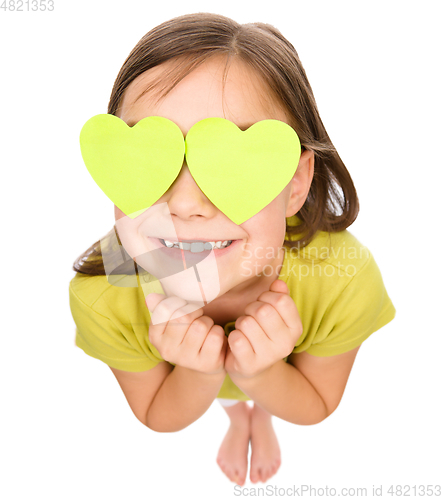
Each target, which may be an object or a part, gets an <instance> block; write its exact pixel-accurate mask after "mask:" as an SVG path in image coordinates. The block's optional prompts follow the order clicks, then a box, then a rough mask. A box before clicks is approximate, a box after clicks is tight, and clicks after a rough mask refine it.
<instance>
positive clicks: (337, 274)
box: [69, 230, 395, 401]
mask: <svg viewBox="0 0 443 500" xmlns="http://www.w3.org/2000/svg"><path fill="white" fill-rule="evenodd" d="M279 278H280V279H282V280H284V281H285V282H286V283H287V285H288V288H289V292H290V295H291V297H292V299H293V300H294V302H295V304H296V306H297V310H298V312H299V315H300V318H301V321H302V324H303V334H302V335H301V337H300V338H299V339H298V341H297V344H296V345H295V347H294V350H293V352H296V353H297V352H303V351H306V352H307V353H309V354H312V355H314V356H334V355H337V354H341V353H344V352H347V351H350V350H352V349H354V348H355V347H357V346H359V345H360V344H361V343H362V342H363V341H364V340H366V339H367V338H368V337H369V336H370V335H371V334H372V333H374V332H375V331H377V330H379V329H380V328H381V327H382V326H384V325H386V324H387V323H389V322H390V321H391V320H392V319H394V317H395V308H394V306H393V304H392V302H391V300H390V298H389V296H388V294H387V292H386V288H385V286H384V283H383V279H382V276H381V273H380V270H379V268H378V266H377V264H376V262H375V260H374V257H373V256H372V254H371V253H370V252H369V250H368V249H367V248H366V247H365V246H364V245H362V244H361V243H360V242H359V241H358V240H357V239H356V238H355V237H354V236H353V235H352V234H351V233H350V232H349V231H348V230H346V231H341V232H339V233H326V232H323V231H319V232H317V234H316V236H315V237H314V239H313V240H312V241H311V243H310V244H309V245H307V246H306V247H305V248H304V249H302V251H301V253H300V255H299V256H297V255H296V253H295V252H293V251H290V250H289V249H286V252H285V257H284V261H283V266H282V269H281V272H280V276H279ZM138 283H139V285H138V287H132V288H131V287H119V286H114V285H111V284H109V282H108V280H107V277H106V276H87V275H82V274H80V273H77V274H76V275H75V277H74V278H73V279H72V280H71V282H70V286H69V296H70V306H71V312H72V316H73V318H74V321H75V324H76V326H77V329H76V337H75V343H76V345H77V346H78V347H80V348H81V349H83V351H84V352H85V353H86V354H88V355H89V356H92V357H94V358H97V359H99V360H101V361H103V362H104V363H106V364H107V365H109V366H111V367H113V368H117V369H119V370H125V371H130V372H139V371H145V370H149V369H151V368H153V367H155V366H156V365H157V364H158V363H160V362H161V361H164V360H163V359H162V357H161V356H160V354H159V352H158V351H157V349H156V348H155V347H154V346H153V345H152V344H151V343H150V342H149V339H148V329H149V321H150V314H149V310H148V308H147V307H146V304H145V297H144V293H143V290H142V288H141V286H140V282H138ZM224 328H225V332H226V333H229V332H230V331H232V330H233V329H234V328H235V326H234V322H230V323H227V324H226V325H225V326H224ZM218 397H220V398H227V399H240V400H244V401H246V400H248V399H249V398H248V397H247V396H246V395H245V394H244V393H243V392H242V391H240V390H239V389H238V388H237V386H235V385H234V383H233V382H232V381H231V379H230V378H229V375H227V376H226V379H225V381H224V383H223V386H222V387H221V389H220V392H219V394H218Z"/></svg>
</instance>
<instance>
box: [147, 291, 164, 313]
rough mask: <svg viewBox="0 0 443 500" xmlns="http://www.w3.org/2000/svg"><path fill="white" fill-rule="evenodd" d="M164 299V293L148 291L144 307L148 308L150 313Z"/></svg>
mask: <svg viewBox="0 0 443 500" xmlns="http://www.w3.org/2000/svg"><path fill="white" fill-rule="evenodd" d="M164 299H166V295H163V294H161V293H150V294H148V295H146V298H145V303H146V307H147V308H148V309H149V312H150V313H151V314H152V313H153V311H154V309H155V308H156V307H157V306H158V305H159V304H160V302H162V301H163V300H164Z"/></svg>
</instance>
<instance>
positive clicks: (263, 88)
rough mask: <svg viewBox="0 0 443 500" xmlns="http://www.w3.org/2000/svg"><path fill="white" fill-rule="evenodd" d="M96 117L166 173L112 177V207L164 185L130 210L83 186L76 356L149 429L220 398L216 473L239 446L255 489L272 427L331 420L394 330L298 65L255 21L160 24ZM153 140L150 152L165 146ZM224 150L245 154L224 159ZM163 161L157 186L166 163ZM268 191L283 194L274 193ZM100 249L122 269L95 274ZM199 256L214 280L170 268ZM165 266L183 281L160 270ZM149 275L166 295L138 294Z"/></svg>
mask: <svg viewBox="0 0 443 500" xmlns="http://www.w3.org/2000/svg"><path fill="white" fill-rule="evenodd" d="M108 114H109V115H115V116H112V117H109V116H106V115H101V116H105V118H107V119H109V118H112V119H113V120H117V118H115V117H118V120H120V121H121V123H122V124H123V125H124V127H126V129H127V130H131V129H128V127H127V126H126V125H125V124H124V123H126V124H127V125H129V126H130V127H134V128H133V129H132V130H134V133H135V130H139V131H140V133H141V130H142V128H141V127H142V122H141V120H144V121H143V123H144V124H146V127H149V130H152V134H157V133H158V134H159V135H158V137H160V138H162V137H163V135H161V134H163V132H158V130H159V128H158V127H160V125H161V126H163V125H164V126H165V127H166V128H168V130H169V131H170V132H168V133H167V134H169V133H170V134H171V135H165V136H164V137H166V138H167V140H166V139H165V140H166V142H165V144H166V146H165V149H164V154H161V155H157V157H158V158H159V160H158V161H163V162H164V164H165V167H164V169H163V167H162V169H160V170H159V169H157V170H156V171H154V169H153V170H152V171H151V170H146V176H147V179H148V181H147V182H146V183H144V182H143V179H142V178H141V177H140V182H138V181H137V180H134V179H135V178H133V180H132V181H131V182H128V183H126V184H125V181H124V180H123V181H121V190H122V192H123V190H125V189H126V191H125V193H126V196H127V200H129V201H128V203H130V202H132V201H133V200H134V199H135V197H136V194H137V196H138V194H140V193H141V195H143V193H144V192H145V191H146V193H148V192H151V188H153V186H154V185H155V186H157V184H158V185H160V184H159V183H161V182H163V181H164V180H165V179H166V177H167V176H169V177H168V178H169V181H168V182H169V184H168V185H166V187H163V190H160V191H158V190H157V191H156V192H157V195H155V193H154V195H152V196H153V198H152V199H151V202H150V203H146V205H145V206H140V207H139V208H140V209H141V210H138V211H137V213H136V214H134V213H132V214H131V213H129V212H130V210H128V209H125V206H126V205H125V206H123V204H121V203H120V202H117V201H114V200H115V199H117V198H113V196H114V194H112V195H110V194H109V191H106V189H105V188H104V187H103V186H102V185H101V184H100V183H99V185H100V186H101V187H102V188H103V189H104V191H105V192H106V194H108V195H109V197H110V198H111V199H112V200H113V201H114V203H115V219H116V225H115V227H114V228H113V229H112V231H111V232H110V233H109V234H108V235H107V237H106V238H103V239H102V240H101V242H100V241H98V242H97V243H95V244H94V245H93V246H92V247H91V248H90V249H88V250H87V251H86V252H85V253H84V254H83V255H82V256H80V257H79V258H78V259H77V261H76V262H75V264H74V270H75V271H76V272H77V274H76V275H75V277H74V278H73V279H72V281H71V283H70V305H71V311H72V315H73V318H74V321H75V323H76V326H77V333H76V345H77V346H78V347H80V348H81V349H83V350H84V352H85V353H87V354H88V355H90V356H92V357H94V358H97V359H100V360H101V361H103V362H104V363H106V364H107V365H109V367H110V369H111V370H112V372H113V373H114V375H115V377H116V378H117V381H118V383H119V384H120V387H121V389H122V391H123V392H124V394H125V396H126V398H127V401H128V403H129V405H130V407H131V409H132V411H133V412H134V414H135V416H136V417H137V418H138V419H139V420H140V421H141V422H142V423H143V424H144V425H146V426H147V427H149V428H150V429H153V430H155V431H158V432H174V431H178V430H180V429H183V428H185V427H186V426H188V425H189V424H191V423H192V422H194V421H196V420H197V419H198V418H199V417H200V416H202V415H203V414H204V413H205V412H206V410H207V409H208V408H209V406H210V405H211V404H212V402H213V401H214V399H216V398H218V400H219V402H220V404H221V405H222V406H223V408H224V410H225V411H226V413H227V414H228V416H229V418H230V421H231V425H230V427H229V430H228V432H227V434H226V436H225V438H224V440H223V442H222V444H221V447H220V450H219V453H218V457H217V463H218V465H219V466H220V468H221V469H222V470H223V472H224V473H225V474H226V475H227V476H228V478H229V479H230V480H232V481H234V482H236V483H237V484H239V485H243V484H244V483H245V480H246V475H247V470H248V463H247V459H248V449H249V443H251V460H250V480H251V481H252V482H254V483H255V482H257V481H263V482H265V481H267V480H268V479H269V478H270V477H271V476H273V475H274V474H275V473H276V471H277V469H278V468H279V466H280V449H279V445H278V442H277V438H276V436H275V433H274V430H273V427H272V423H271V417H272V415H275V416H277V417H279V418H281V419H283V420H286V421H288V422H292V423H294V424H299V425H311V424H316V423H319V422H321V421H323V420H324V419H326V418H327V417H328V416H329V415H331V413H333V412H334V411H335V409H336V408H337V406H338V405H339V403H340V400H341V398H342V395H343V392H344V389H345V386H346V383H347V380H348V377H349V374H350V372H351V369H352V366H353V363H354V361H355V357H356V354H357V351H358V349H359V348H360V345H361V344H362V342H363V341H364V340H365V339H367V338H368V337H369V336H370V335H371V334H372V333H373V332H375V331H376V330H378V329H380V328H381V327H382V326H384V325H385V324H387V323H388V322H390V321H391V320H392V319H393V318H394V316H395V308H394V306H393V304H392V302H391V300H390V299H389V297H388V295H387V292H386V289H385V287H384V284H383V280H382V277H381V274H380V271H379V269H378V267H377V264H376V263H375V261H374V258H373V256H372V254H371V253H370V252H369V250H368V249H367V248H366V247H365V246H364V245H362V244H361V243H360V242H359V241H358V240H357V239H356V238H355V237H354V236H353V235H352V234H351V233H350V232H349V231H347V228H348V227H349V226H350V225H351V224H352V223H353V222H354V220H355V219H356V217H357V214H358V210H359V207H358V198H357V194H356V191H355V188H354V185H353V182H352V179H351V177H350V175H349V173H348V171H347V169H346V167H345V166H344V164H343V162H342V161H341V159H340V157H339V155H338V153H337V151H336V150H335V148H334V146H333V144H332V143H331V141H330V139H329V137H328V134H327V132H326V130H325V128H324V126H323V123H322V121H321V119H320V116H319V113H318V110H317V107H316V103H315V100H314V96H313V92H312V90H311V87H310V85H309V82H308V80H307V77H306V74H305V72H304V69H303V67H302V65H301V62H300V60H299V58H298V55H297V52H296V51H295V49H294V47H293V46H292V45H291V44H290V43H289V42H288V41H287V40H286V39H285V38H284V37H283V36H282V35H281V33H280V32H279V31H277V30H276V29H275V28H273V27H272V26H269V25H267V24H261V23H255V24H244V25H240V24H237V23H236V22H234V21H232V20H230V19H228V18H226V17H223V16H218V15H211V14H194V15H186V16H182V17H179V18H176V19H172V20H171V21H168V22H166V23H163V24H161V25H160V26H158V27H157V28H154V29H153V30H152V31H150V32H149V33H148V34H147V35H145V36H144V37H143V38H142V39H141V40H140V41H139V43H138V44H137V46H136V47H135V48H134V49H133V51H132V52H131V53H130V55H129V57H128V58H127V59H126V61H125V63H124V64H123V67H122V69H121V70H120V73H119V74H118V76H117V79H116V81H115V84H114V87H113V90H112V94H111V98H110V102H109V107H108ZM148 117H151V118H148ZM152 117H160V118H155V119H152ZM207 119H210V120H207ZM118 120H117V122H118ZM117 122H116V123H117ZM123 122H124V123H123ZM139 122H140V126H139V125H137V126H135V125H136V124H138V123H139ZM109 123H111V122H109ZM118 123H120V122H118ZM234 125H235V126H234ZM137 127H138V129H137ZM177 127H178V129H179V132H180V133H178V134H177V133H176V132H177V130H178V129H177ZM211 127H212V128H211ZM236 127H238V129H237V128H236ZM259 127H262V129H260V130H261V132H260V134H261V135H259V136H257V134H259ZM276 127H277V128H276ZM234 129H235V130H234ZM239 129H241V130H243V131H247V132H241V131H240V130H239ZM165 130H166V129H165ZM174 131H175V132H174ZM174 133H175V135H174ZM152 134H151V135H150V136H149V137H148V134H147V135H146V140H147V141H148V140H151V142H152V148H155V147H157V146H158V147H163V146H162V145H161V144H160V143H161V140H160V139H155V140H154V139H152V137H154V135H152ZM165 134H166V132H165ZM230 134H231V135H230ZM236 134H237V135H236ZM254 134H255V136H256V137H259V139H254ZM285 134H288V135H287V138H285V139H283V138H282V137H283V136H285ZM291 134H292V135H291ZM155 137H157V136H155ZM172 137H173V138H172ZM238 137H240V138H244V140H245V141H247V140H251V141H252V142H251V144H252V146H251V147H248V146H244V147H243V146H242V145H240V146H238V144H237V142H236V141H237V139H236V138H238ZM285 137H286V136H285ZM254 141H255V142H254ZM276 141H277V142H276ZM278 141H283V142H282V144H285V145H286V144H287V147H288V149H287V151H286V146H284V147H280V146H279V147H276V148H275V154H276V155H277V156H275V158H279V160H278V161H277V160H275V162H273V163H271V160H264V161H265V164H264V165H265V167H264V168H263V169H261V163H260V162H261V160H262V159H263V158H267V156H266V155H268V154H271V153H269V150H270V149H272V148H271V146H269V144H277V143H278ZM285 141H286V142H285ZM298 141H299V143H298ZM279 144H280V143H279ZM297 144H298V146H297ZM108 147H109V148H111V149H112V147H114V143H113V142H112V141H110V142H109V144H108ZM137 147H138V146H134V151H135V150H136V148H137ZM140 147H142V146H140ZM150 147H151V146H150ZM289 147H294V148H295V149H294V151H295V150H296V148H297V147H298V148H299V149H298V150H297V151H298V153H297V154H296V153H293V152H292V150H290V149H289ZM205 148H206V149H205ZM236 148H238V149H236ZM242 148H243V149H242ZM111 149H109V151H111ZM175 150H177V151H178V153H177V155H178V156H177V158H178V160H177V162H176V163H174V165H175V166H174V167H171V168H175V167H177V166H178V169H176V173H174V174H173V175H172V177H171V176H170V173H168V172H169V170H168V169H169V168H170V165H169V160H167V159H166V156H168V158H169V155H170V154H171V155H173V154H175V153H173V151H175ZM234 150H235V151H240V152H241V155H240V153H237V152H235V154H234V153H232V151H234ZM208 151H209V153H208ZM82 153H83V150H82ZM286 153H287V155H286V156H287V158H288V159H287V160H286V159H284V160H280V157H281V155H283V156H282V158H286V157H285V156H284V155H285V154H286ZM134 154H135V153H134ZM137 154H138V153H137ZM143 154H146V155H147V156H149V154H150V150H149V148H147V149H146V151H145V152H144V153H143ZM143 154H142V153H140V155H139V157H140V158H142V157H143ZM272 154H274V153H272ZM199 155H200V156H199ZM239 155H240V156H239ZM115 156H116V155H114V154H109V155H108V157H109V158H110V160H109V161H114V159H115ZM136 156H137V155H136ZM134 157H135V156H134ZM122 158H127V155H126V156H125V155H123V156H122ZM131 158H132V156H131ZM137 158H138V157H137ZM171 158H172V156H171ZM180 158H181V159H180ZM198 158H200V160H198ZM84 159H85V163H86V164H87V166H88V168H89V165H88V161H89V160H87V159H86V154H84ZM294 160H295V163H293V164H291V161H294ZM199 161H200V163H199ZM171 162H172V160H171ZM217 162H218V163H220V166H218V163H217ZM262 163H263V162H262ZM171 164H172V163H171ZM200 164H201V165H202V168H201V169H199V168H197V167H198V166H199V165H200ZM284 165H286V167H284ZM288 165H289V166H288ZM291 165H292V166H291ZM132 167H133V165H131V164H129V163H128V162H127V163H126V164H125V166H124V168H123V171H124V172H126V173H127V175H128V176H129V175H130V171H132ZM231 167H233V168H232V170H231V173H229V171H230V170H229V169H230V168H231ZM283 167H284V168H289V177H288V178H287V179H286V180H284V178H283V177H282V174H281V172H280V170H282V169H283ZM291 169H292V170H291ZM171 171H172V170H171ZM105 172H106V170H105ZM140 172H142V173H141V174H140V175H141V176H142V175H143V171H140ZM159 172H160V175H159V176H157V177H156V180H155V182H154V180H152V183H150V181H149V175H151V176H152V179H154V176H155V175H156V174H158V173H159ZM248 172H249V173H248ZM91 173H92V172H91ZM237 173H238V174H239V175H240V176H241V175H243V176H244V181H243V182H242V183H240V182H239V181H238V180H237V181H235V179H238V178H237V177H235V176H236V175H237ZM106 175H107V174H106ZM109 175H111V174H109ZM131 175H132V174H131ZM211 176H213V177H212V178H211ZM266 176H267V177H266ZM94 179H96V177H94ZM205 179H206V180H207V179H209V181H208V184H205V183H204V181H205ZM211 179H212V181H211ZM214 179H215V181H214ZM275 179H280V180H279V182H280V183H281V182H283V181H282V180H281V179H283V180H284V182H283V185H281V184H280V187H279V188H278V191H277V192H274V191H272V190H271V188H272V189H275V186H274V181H275ZM96 180H97V179H96ZM97 182H99V181H97ZM119 182H120V181H119ZM211 183H212V184H211ZM123 184H124V187H123ZM151 184H152V185H151ZM116 185H117V191H116V192H117V194H118V191H119V189H120V187H119V186H120V184H119V183H118V182H117V184H116ZM275 185H278V183H277V184H275ZM140 186H141V187H140ZM208 186H210V187H211V186H212V187H211V189H212V191H211V190H210V188H209V187H208ZM214 186H215V189H214ZM153 192H154V191H153ZM128 193H129V194H128ZM131 193H132V194H131ZM217 195H220V196H217ZM116 196H117V195H116ZM266 197H268V198H266ZM119 200H120V198H119ZM256 201H257V203H260V202H261V204H262V205H260V204H259V205H253V204H254V203H255V202H256ZM128 206H129V205H128ZM254 207H255V208H254ZM257 207H258V208H257ZM134 212H135V210H134ZM153 214H154V215H153ZM154 228H155V229H154ZM109 242H111V243H109ZM112 242H114V243H115V245H117V247H118V249H119V251H123V252H124V255H125V256H126V257H125V258H126V262H125V264H128V263H129V264H130V267H131V266H132V271H127V270H126V271H124V272H122V271H121V269H120V271H118V272H117V273H112V272H110V271H109V267H108V268H107V262H106V258H105V253H106V252H107V250H106V251H105V247H106V245H109V246H110V247H112V245H113V243H112ZM202 250H205V251H206V253H204V252H203V254H202V255H199V254H200V252H202ZM208 252H210V255H209V257H207V259H205V262H210V259H209V258H210V257H212V258H213V261H212V264H214V265H215V267H214V266H213V268H212V271H211V272H213V274H210V273H209V274H207V275H204V272H205V271H204V268H203V267H200V271H201V272H200V274H201V275H199V276H197V279H196V280H194V281H192V282H191V279H190V278H189V276H191V275H190V274H186V273H187V272H188V271H192V269H191V268H190V267H189V265H188V266H187V265H186V263H188V264H189V262H191V261H192V259H193V258H194V259H197V260H198V259H200V261H199V262H201V264H203V261H202V260H201V257H203V256H205V257H206V256H208ZM150 255H155V259H156V260H155V262H157V264H158V266H157V265H155V266H154V267H152V265H151V267H150V265H149V263H148V260H149V259H148V258H147V257H149V256H150ZM177 256H178V257H177ZM168 259H169V260H168ZM174 259H175V260H174ZM180 259H182V260H180ZM123 260H125V259H123ZM164 262H169V263H170V264H171V266H172V263H176V264H177V263H178V262H183V263H184V269H185V271H183V272H181V273H177V272H176V271H177V269H175V270H174V272H171V268H168V270H167V271H165V268H161V265H162V264H163V263H164ZM166 265H167V264H166ZM192 266H193V268H194V269H195V270H197V269H199V268H198V266H197V265H195V262H194V263H193V264H192ZM214 269H215V271H214ZM202 270H203V271H202ZM193 272H194V271H193ZM131 273H132V274H131ZM202 273H203V274H202ZM123 275H125V276H123ZM176 276H182V278H180V279H181V281H180V280H179V279H178V278H177V279H175V277H176ZM192 276H194V277H195V276H196V274H195V273H194V274H192ZM211 276H212V277H213V279H212V278H211ZM127 278H129V279H130V281H129V282H128V281H124V280H125V279H127ZM156 279H158V280H159V282H160V283H161V285H162V287H163V289H162V290H163V291H166V293H164V294H161V293H146V289H145V288H144V285H145V284H146V282H150V281H151V282H152V281H153V280H156ZM183 283H185V286H183ZM212 285H213V286H212ZM211 286H212V288H211ZM162 290H161V289H160V290H159V291H162ZM195 290H197V292H195ZM199 290H200V291H201V295H202V297H203V298H202V301H200V302H198V300H196V298H195V296H194V295H195V293H197V295H198V291H199ZM214 290H215V293H213V292H214ZM194 292H195V293H194ZM187 293H189V295H187ZM211 293H212V295H211ZM188 299H189V300H188ZM248 400H252V402H253V406H249V405H248V404H247V401H248Z"/></svg>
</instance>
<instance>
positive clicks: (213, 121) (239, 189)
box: [186, 118, 301, 224]
mask: <svg viewBox="0 0 443 500" xmlns="http://www.w3.org/2000/svg"><path fill="white" fill-rule="evenodd" d="M300 154H301V146H300V140H299V138H298V135H297V133H296V132H295V130H294V129H293V128H292V127H290V126H289V125H288V124H287V123H284V122H281V121H279V120H263V121H260V122H257V123H254V125H252V126H251V127H249V128H248V129H247V130H245V131H242V130H240V129H239V128H238V127H237V125H235V123H233V122H231V121H229V120H226V119H224V118H206V119H204V120H201V121H199V122H197V123H196V124H195V125H194V126H193V127H192V128H191V129H190V130H189V132H188V134H187V136H186V163H187V165H188V167H189V170H190V172H191V174H192V176H193V177H194V179H195V182H196V183H197V184H198V186H199V188H200V189H201V190H202V191H203V193H204V194H205V195H206V196H207V197H208V198H209V199H210V200H211V202H212V203H214V205H215V206H216V207H217V208H218V209H219V210H221V211H222V212H223V213H224V214H225V215H226V216H227V217H229V218H230V219H231V220H232V221H233V222H235V223H236V224H242V223H243V222H245V221H246V220H248V219H249V218H251V217H252V216H253V215H255V214H257V213H258V212H260V210H262V209H263V208H264V207H265V206H266V205H268V204H269V203H270V202H271V201H272V200H273V199H274V198H275V197H276V196H278V194H279V193H281V191H282V190H283V189H284V188H285V186H286V185H287V184H288V183H289V182H290V180H291V178H292V177H293V175H294V174H295V171H296V170H297V166H298V162H299V160H300Z"/></svg>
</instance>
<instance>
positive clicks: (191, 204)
mask: <svg viewBox="0 0 443 500" xmlns="http://www.w3.org/2000/svg"><path fill="white" fill-rule="evenodd" d="M165 202H167V204H168V208H169V212H170V213H171V215H176V216H177V217H180V219H183V220H189V219H195V218H196V217H205V218H211V217H214V216H215V215H216V213H217V210H218V209H217V207H216V206H215V205H214V204H213V203H212V202H211V201H210V200H209V198H207V197H206V195H205V194H204V193H203V191H202V190H201V189H200V188H199V187H198V185H197V183H196V182H195V180H194V178H193V177H192V175H191V172H190V171H189V168H188V166H187V165H186V163H183V166H182V169H181V170H180V173H179V175H178V177H177V178H176V179H175V181H174V182H173V184H172V186H171V187H170V188H169V189H168V190H167V191H166V193H165V194H164V195H163V196H162V197H161V198H160V200H159V201H158V202H157V203H165Z"/></svg>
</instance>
